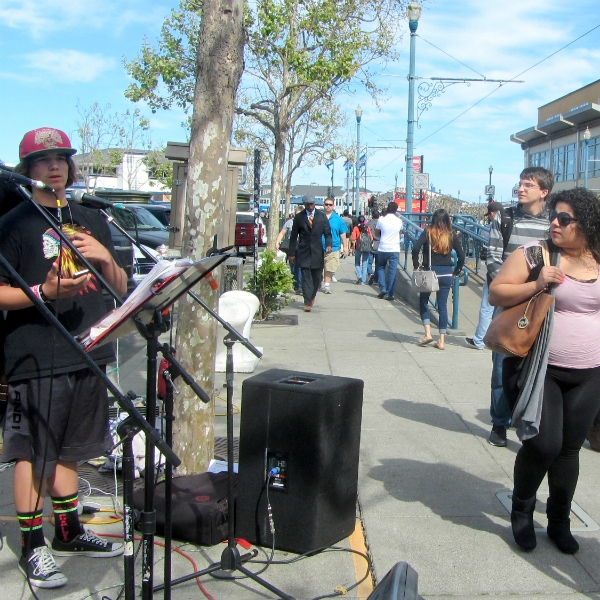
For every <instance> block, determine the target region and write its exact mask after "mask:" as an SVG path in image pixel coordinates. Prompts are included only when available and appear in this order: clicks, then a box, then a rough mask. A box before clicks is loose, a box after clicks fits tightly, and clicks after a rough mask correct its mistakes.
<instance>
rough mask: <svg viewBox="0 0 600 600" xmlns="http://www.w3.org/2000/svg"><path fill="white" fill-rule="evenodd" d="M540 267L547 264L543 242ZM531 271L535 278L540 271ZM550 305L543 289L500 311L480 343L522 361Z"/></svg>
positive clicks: (548, 295) (551, 299)
mask: <svg viewBox="0 0 600 600" xmlns="http://www.w3.org/2000/svg"><path fill="white" fill-rule="evenodd" d="M544 264H550V261H549V259H548V248H547V246H546V244H545V242H543V243H542V262H541V264H540V265H538V267H543V266H544ZM532 271H533V270H532ZM535 271H537V276H539V271H540V269H539V268H538V269H535ZM532 275H533V272H532ZM537 276H536V277H535V279H537ZM535 279H533V280H535ZM531 280H532V279H530V281H531ZM553 303H554V297H553V296H552V295H551V294H549V293H548V292H547V290H546V289H543V290H540V291H539V292H538V293H537V294H534V295H533V296H532V297H531V298H529V299H528V300H525V301H523V302H520V303H519V304H515V306H509V307H506V308H503V309H502V310H501V311H500V312H498V313H497V314H496V315H494V318H493V319H492V322H491V323H490V326H489V328H488V330H487V333H486V334H485V336H484V338H483V343H484V344H485V345H486V346H487V347H488V348H489V349H490V350H493V351H494V352H498V353H499V354H504V355H505V356H515V357H519V358H524V357H526V356H527V354H529V351H530V350H531V347H532V346H533V343H534V342H535V339H536V337H537V336H538V333H539V332H540V328H541V327H542V323H543V322H544V319H545V318H546V315H547V314H548V311H549V310H550V307H551V306H552V304H553Z"/></svg>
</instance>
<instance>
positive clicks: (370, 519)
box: [0, 259, 600, 600]
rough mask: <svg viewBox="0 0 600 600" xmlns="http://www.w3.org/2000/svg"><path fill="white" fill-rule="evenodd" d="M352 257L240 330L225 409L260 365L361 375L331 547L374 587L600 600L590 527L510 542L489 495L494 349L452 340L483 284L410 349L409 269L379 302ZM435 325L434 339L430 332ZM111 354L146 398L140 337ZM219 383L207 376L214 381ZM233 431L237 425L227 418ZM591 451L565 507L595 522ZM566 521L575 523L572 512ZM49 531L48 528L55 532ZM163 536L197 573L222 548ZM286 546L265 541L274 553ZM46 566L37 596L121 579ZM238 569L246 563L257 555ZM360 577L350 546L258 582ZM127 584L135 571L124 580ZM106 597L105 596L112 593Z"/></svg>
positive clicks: (496, 470)
mask: <svg viewBox="0 0 600 600" xmlns="http://www.w3.org/2000/svg"><path fill="white" fill-rule="evenodd" d="M353 263H354V261H353V260H352V259H347V260H345V261H342V265H341V267H340V269H339V271H338V272H337V274H336V276H337V279H338V283H334V284H332V291H333V293H332V294H331V295H325V294H321V293H319V294H318V296H317V301H316V303H315V306H314V308H313V310H312V312H311V313H304V312H303V311H302V305H303V302H302V298H301V297H299V296H296V297H295V298H294V301H293V302H292V304H290V305H289V306H288V307H286V308H285V309H284V310H283V311H282V312H283V313H284V314H286V315H297V316H298V325H275V324H254V325H253V326H252V329H251V335H250V338H251V341H252V342H253V343H254V344H255V345H256V346H263V347H264V356H263V358H262V359H261V361H260V363H259V366H258V368H257V370H256V371H255V373H253V374H249V375H242V374H236V375H235V398H234V401H235V403H236V404H237V405H238V406H240V405H241V384H242V382H243V380H244V379H245V378H247V377H250V376H252V375H256V374H258V373H260V372H263V371H265V370H267V369H271V368H283V369H292V370H297V371H300V372H308V373H322V374H327V375H336V376H347V377H356V378H359V379H362V380H363V381H364V383H365V387H364V402H363V415H362V437H361V452H360V465H359V481H358V489H359V498H358V507H357V515H358V517H359V518H360V521H359V527H357V530H356V531H355V534H354V536H352V537H351V538H349V539H347V540H342V541H341V542H340V543H339V544H338V545H339V546H341V547H344V548H350V547H352V548H360V547H361V544H362V543H363V542H364V544H365V545H366V548H367V549H368V552H369V554H370V556H371V558H372V561H373V567H374V570H373V580H374V581H375V582H378V581H381V579H382V578H383V576H384V575H385V574H386V572H387V571H388V570H389V569H390V568H391V567H393V565H394V564H396V563H397V562H398V561H406V562H408V563H409V564H410V565H411V566H412V567H413V568H414V569H415V570H416V571H417V572H418V575H419V594H420V595H421V596H422V597H423V598H425V599H427V600H441V599H442V598H449V597H452V598H453V599H454V600H475V599H480V598H483V597H490V596H494V597H509V596H510V597H511V598H527V599H530V598H531V597H537V598H544V600H559V599H560V600H564V599H565V598H571V597H572V598H583V597H585V598H600V532H599V531H598V530H590V528H589V527H588V528H587V531H583V532H578V533H576V534H575V535H576V537H577V539H578V541H579V543H580V546H581V549H580V551H579V552H578V553H577V554H576V555H574V556H567V555H564V554H561V553H560V552H559V551H558V550H557V549H556V548H555V547H554V545H553V544H552V543H551V542H550V541H549V540H548V538H547V536H546V534H545V533H540V534H539V535H538V547H537V548H536V550H534V551H533V552H531V553H525V552H522V551H520V550H519V549H517V547H516V546H515V544H514V541H513V540H512V535H511V531H510V519H509V513H508V511H507V509H506V508H505V506H504V505H503V504H502V502H501V500H503V499H504V500H505V501H506V499H505V494H506V493H507V492H510V491H511V490H512V469H513V464H514V458H515V454H516V452H517V450H518V448H519V442H518V439H517V438H516V435H515V433H514V431H512V430H511V431H509V441H508V447H507V448H495V447H492V446H490V445H489V444H488V443H487V436H488V433H489V429H490V424H489V397H490V394H489V379H490V372H491V353H490V352H489V351H487V350H484V351H478V350H474V349H472V348H470V347H468V346H467V345H466V343H465V341H464V336H470V335H472V334H473V331H474V330H475V326H476V321H477V312H478V309H479V299H480V295H481V285H480V284H477V283H476V282H475V280H473V279H471V281H470V283H469V285H468V286H467V287H461V289H460V315H459V327H458V329H457V330H450V333H449V335H448V336H447V338H446V350H445V351H439V350H437V349H435V348H433V347H432V346H428V347H419V346H418V345H417V344H416V342H417V340H418V339H420V337H422V334H423V328H422V326H421V322H420V319H419V316H418V314H417V312H416V311H415V309H414V308H413V306H412V304H411V303H414V301H415V300H416V296H414V295H413V296H412V297H409V299H410V300H411V302H408V301H406V300H405V299H403V298H401V297H400V295H401V294H402V293H404V294H410V292H409V291H408V276H407V275H405V274H403V273H402V272H399V275H398V282H397V286H396V298H397V300H396V301H394V302H388V301H386V300H379V299H378V298H377V291H378V290H376V288H375V287H369V286H359V285H355V284H354V282H355V276H354V264H353ZM449 310H451V308H450V306H449ZM433 331H434V337H435V333H436V331H435V327H433ZM136 348H139V351H138V352H135V350H136ZM122 354H123V355H126V356H131V358H129V359H128V360H125V361H122V364H121V368H120V378H121V387H122V389H124V390H128V389H133V390H134V391H136V392H138V393H140V394H144V393H145V383H144V371H145V366H144V364H145V357H144V352H143V345H142V344H141V343H140V342H138V341H137V340H124V343H123V344H122ZM224 379H225V378H224V375H221V374H218V375H217V380H216V381H217V384H218V385H220V383H222V382H224ZM222 395H223V396H224V393H223V394H222ZM241 409H242V410H243V405H241ZM217 412H224V411H220V410H217ZM235 430H236V435H237V432H239V415H237V416H236V426H235ZM215 435H217V436H223V435H225V418H224V417H217V419H216V423H215ZM599 461H600V455H598V454H597V453H594V452H592V451H591V450H590V449H589V446H588V444H587V442H586V444H585V445H584V448H583V449H582V451H581V471H580V480H579V485H578V488H577V492H576V495H575V502H576V503H577V505H578V506H579V507H581V509H582V510H583V511H584V512H585V513H586V514H587V515H588V516H589V517H590V523H591V524H592V526H593V525H594V524H595V522H596V521H600V493H599V492H600V485H599V478H598V472H599V469H598V467H599ZM11 476H12V475H11V474H10V473H9V472H6V471H5V472H3V473H0V482H1V485H0V505H1V506H2V510H3V513H2V514H4V515H12V514H13V510H14V509H13V506H12V497H11V493H12V492H11V489H10V488H11V483H10V477H11ZM544 490H547V485H546V483H544V484H543V485H542V487H541V490H540V494H539V495H538V497H539V499H540V501H541V502H538V511H539V512H536V521H537V522H538V523H539V525H540V527H545V524H546V520H545V515H544V514H543V510H544V501H545V495H544V494H543V491H544ZM503 494H504V496H503ZM101 501H102V500H101ZM104 502H105V503H106V500H104ZM86 503H87V502H86ZM583 517H584V518H585V515H583ZM360 525H362V526H360ZM276 526H277V523H276ZM279 526H280V527H284V526H285V524H280V525H279ZM572 526H573V527H574V528H584V529H586V527H585V525H584V524H583V523H582V522H581V521H580V520H579V519H578V518H577V517H575V516H574V515H572ZM0 527H1V528H2V533H3V534H4V535H5V536H6V543H5V544H4V546H3V549H2V551H0V569H1V570H2V589H3V593H2V594H1V596H2V597H3V598H11V599H14V600H16V599H17V598H27V597H29V592H28V590H26V589H25V585H24V580H23V578H22V576H21V575H20V574H19V573H18V571H17V569H16V557H15V553H16V552H18V534H17V533H16V523H14V522H8V519H7V518H6V517H0ZM47 527H48V529H47V532H46V533H47V535H48V536H51V535H52V529H51V528H50V527H49V526H47ZM95 529H96V531H100V532H101V533H104V532H106V531H108V530H110V531H114V532H115V533H118V532H119V531H120V527H119V526H118V525H111V526H110V527H109V528H106V526H101V527H96V528H95ZM591 529H593V527H592V528H591ZM176 545H177V546H181V549H182V550H183V551H185V552H187V553H188V554H190V555H192V556H193V558H194V559H195V560H196V562H197V563H198V565H199V568H202V567H204V566H206V565H207V564H210V563H211V562H213V561H217V560H219V558H220V554H221V551H222V549H223V546H215V547H213V548H199V547H194V546H192V545H189V544H180V543H176ZM291 557H292V555H289V554H286V553H284V552H279V551H276V552H275V558H276V560H279V559H286V558H287V559H289V558H291ZM139 562H140V561H139V560H138V563H137V565H138V569H139ZM59 564H60V565H61V566H62V568H63V570H64V572H65V574H66V575H67V576H68V577H69V579H70V581H69V584H68V585H67V586H66V587H65V588H62V589H59V590H55V591H50V590H39V591H38V595H39V597H40V598H52V599H54V598H61V599H67V598H68V599H73V600H75V599H78V600H79V599H81V600H82V599H83V598H88V597H89V598H94V599H96V598H97V599H100V598H101V596H102V593H100V592H99V590H100V589H101V588H104V587H108V586H111V585H112V586H114V585H117V584H118V583H119V582H122V561H121V560H120V559H109V560H106V561H98V560H95V559H88V558H73V559H68V560H64V559H60V560H59ZM162 567H163V555H162V550H161V549H159V548H157V550H156V569H155V573H154V577H155V582H161V581H162ZM251 568H252V569H253V570H255V571H257V570H258V568H259V566H258V565H252V566H251ZM191 569H192V568H191V567H190V565H189V563H188V562H187V561H186V560H185V559H184V558H183V557H181V556H178V555H175V556H174V558H173V572H174V577H177V576H181V575H183V574H186V573H188V572H190V571H191ZM363 574H364V561H362V559H360V557H357V558H356V560H354V561H353V558H352V556H351V555H350V554H347V553H325V554H321V555H318V556H316V557H313V558H309V559H305V560H302V561H299V562H295V563H293V564H291V565H272V566H270V567H269V568H268V569H267V570H266V571H265V572H264V574H263V577H264V579H265V580H267V581H268V582H269V583H271V584H273V585H275V586H277V587H279V588H280V589H281V590H283V591H284V592H286V593H287V594H289V595H290V596H292V597H294V598H297V599H304V598H313V597H316V596H320V595H321V594H329V593H333V592H334V590H335V589H336V588H337V587H338V586H342V588H347V587H348V586H349V585H351V584H352V583H353V582H356V581H357V579H359V578H360V577H362V575H363ZM140 581H141V577H140V576H139V571H138V574H137V579H136V582H137V583H138V584H139V583H140ZM202 583H203V584H204V586H205V587H206V589H207V590H209V592H210V593H211V594H212V595H213V596H214V598H216V599H217V600H218V599H230V598H232V599H238V598H239V599H243V600H252V599H253V598H256V599H257V600H258V599H260V598H263V599H265V598H275V597H276V596H275V595H274V594H273V593H272V592H268V591H267V590H265V589H264V588H262V587H260V586H258V585H257V584H256V583H254V582H251V581H249V580H247V579H246V580H238V581H236V582H223V581H218V580H215V579H212V578H210V577H204V578H203V579H202ZM103 593H104V594H105V595H106V596H107V597H109V598H113V599H114V598H116V597H117V594H118V588H115V587H113V588H111V589H107V590H106V591H105V592H103ZM368 593H369V591H368V588H366V589H365V588H364V587H360V588H357V589H353V590H351V591H349V592H348V594H347V596H346V597H348V598H366V596H367V595H368ZM161 595H162V592H161V593H158V594H157V596H156V597H162V596H161ZM172 597H173V598H174V599H177V600H179V599H187V598H201V597H203V596H202V594H201V593H200V591H199V590H198V588H197V587H196V584H195V583H194V582H187V583H185V584H182V585H180V586H176V587H174V588H173V590H172ZM394 600H395V599H394Z"/></svg>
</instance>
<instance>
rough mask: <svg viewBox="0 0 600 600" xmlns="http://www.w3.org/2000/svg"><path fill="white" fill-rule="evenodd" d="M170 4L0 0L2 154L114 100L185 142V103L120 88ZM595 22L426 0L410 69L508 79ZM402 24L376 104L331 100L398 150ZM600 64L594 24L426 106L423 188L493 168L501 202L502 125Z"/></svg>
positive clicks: (515, 169) (465, 180) (530, 8)
mask: <svg viewBox="0 0 600 600" xmlns="http://www.w3.org/2000/svg"><path fill="white" fill-rule="evenodd" d="M175 6H177V2H176V1H171V0H165V1H160V0H158V1H149V0H121V1H119V2H116V1H113V0H102V1H99V0H86V1H85V2H84V1H83V0H71V1H70V2H68V3H56V2H49V1H48V0H37V1H36V2H34V1H31V0H0V51H1V53H2V57H3V61H2V66H1V67H0V84H1V86H2V90H3V91H2V94H1V96H0V108H1V115H2V118H1V119H0V159H2V160H4V161H5V162H7V163H15V162H16V161H17V159H18V156H17V149H18V144H19V141H20V139H21V137H22V135H23V133H24V132H25V131H27V130H30V129H33V128H36V127H40V126H54V127H58V128H60V129H63V130H64V131H66V132H67V133H69V134H70V133H72V132H73V131H74V130H75V127H76V125H75V121H76V116H77V115H76V105H77V101H78V100H79V102H80V104H81V105H82V106H84V107H85V106H89V105H91V104H92V103H93V102H98V103H100V104H101V105H105V104H111V107H112V110H113V111H119V112H124V111H125V110H126V109H127V108H132V107H134V106H139V107H140V108H141V109H142V110H143V112H144V113H145V114H146V115H147V116H148V117H149V118H150V120H151V126H152V138H153V141H154V142H156V143H160V142H163V143H166V142H167V141H184V138H185V134H184V132H183V130H182V129H181V127H180V123H181V121H182V120H183V114H182V113H181V112H180V111H177V110H173V111H169V112H164V111H163V112H159V113H157V114H154V115H152V114H151V113H150V111H149V110H148V109H147V107H145V106H144V105H132V104H131V103H129V102H128V101H127V100H126V99H125V97H124V95H123V91H124V90H125V88H126V87H127V84H128V77H127V74H126V72H125V70H124V68H123V65H122V58H123V57H127V58H129V59H131V58H132V57H134V56H135V55H136V54H137V52H138V51H139V49H140V47H141V44H142V42H143V39H144V36H146V37H147V38H148V40H149V42H150V43H153V42H154V40H155V39H156V37H157V36H158V34H159V32H160V27H161V25H162V22H163V18H164V16H166V15H167V14H168V13H169V11H170V9H171V8H173V7H175ZM597 25H600V13H598V10H597V2H596V0H574V1H573V2H570V3H565V2H563V1H560V2H559V1H557V0H505V1H504V2H483V1H481V0H463V1H461V2H456V1H455V0H430V1H429V2H426V3H425V4H424V8H423V14H422V17H421V20H420V23H419V28H418V31H417V33H418V35H419V37H418V38H417V55H416V74H417V75H418V76H421V77H466V78H479V77H480V76H481V75H483V76H485V77H487V78H489V79H512V78H514V77H515V76H517V75H518V74H519V73H521V72H522V71H525V69H528V68H529V67H531V66H533V65H535V64H536V63H538V62H539V61H541V60H542V59H544V58H546V57H548V56H549V55H551V54H552V53H553V52H555V51H557V50H558V49H560V48H561V47H563V46H565V45H566V44H569V43H570V42H572V41H573V40H575V39H576V38H578V37H579V36H582V35H583V34H584V33H586V32H587V31H589V30H590V29H592V28H593V27H595V26H597ZM406 31H407V33H406V35H405V36H404V39H403V41H402V43H401V47H400V51H401V55H400V59H399V60H398V61H397V62H394V63H391V64H388V65H386V66H381V68H380V69H379V71H380V73H381V75H380V78H379V82H380V84H381V85H385V86H387V87H388V91H387V93H386V94H384V97H383V99H382V100H381V102H380V106H379V107H377V106H376V105H375V104H374V103H373V102H372V100H371V99H370V98H369V96H368V95H367V94H366V93H365V92H364V91H361V90H356V92H355V93H354V94H353V95H348V96H343V97H340V98H338V101H339V102H340V103H341V104H342V106H344V108H345V110H346V111H347V114H348V127H347V131H346V138H347V140H348V141H351V140H353V139H355V135H356V120H355V117H354V109H355V108H356V106H357V104H360V105H361V107H362V109H363V116H362V122H361V142H362V145H363V146H364V145H365V144H366V145H367V146H369V147H371V148H373V147H375V146H399V147H404V146H405V138H406V118H407V93H408V83H407V80H406V75H407V73H408V43H409V36H408V27H407V26H406ZM434 46H437V47H438V48H440V49H441V50H443V52H442V51H441V50H439V49H437V48H435V47H434ZM444 52H445V53H447V54H444ZM448 54H449V55H451V56H452V57H455V59H458V61H460V62H458V61H457V60H454V59H453V58H451V57H450V56H448ZM461 62H462V63H464V64H460V63H461ZM598 65H600V28H598V29H596V30H595V31H592V32H591V33H590V34H588V35H586V36H584V37H583V38H581V39H580V40H578V41H576V42H574V43H573V44H571V45H570V46H569V47H568V48H566V49H564V50H562V51H561V52H559V53H557V54H556V55H555V56H552V57H551V58H549V59H548V60H546V61H544V62H542V63H541V64H540V65H538V66H536V67H534V68H533V69H531V70H529V71H528V72H526V73H524V74H523V75H522V76H519V77H517V79H524V80H525V83H511V84H507V85H504V86H502V87H500V88H499V86H498V84H495V83H472V84H471V85H470V86H467V85H464V84H457V85H453V86H451V87H449V88H447V89H446V91H445V92H444V93H443V94H442V95H441V96H440V97H438V98H436V99H434V100H433V104H432V106H431V107H430V108H429V110H427V111H425V112H423V113H422V115H421V118H420V122H419V127H418V128H417V129H416V131H415V154H419V155H420V154H422V155H424V157H425V171H426V172H427V173H429V174H430V181H431V183H432V185H433V186H434V187H435V188H436V189H437V190H441V191H442V192H444V193H449V194H452V195H453V196H456V195H457V193H458V190H460V197H461V199H466V200H469V201H472V202H477V201H478V198H479V196H480V195H481V196H482V197H484V194H483V189H484V186H485V185H486V184H487V183H488V179H489V173H488V167H489V166H490V165H492V166H493V167H494V171H493V175H492V183H494V184H495V185H496V189H497V199H499V200H500V199H502V200H504V201H508V200H509V199H510V192H511V188H512V186H513V184H514V183H515V181H516V180H517V178H518V173H519V171H520V170H521V168H522V167H523V152H522V150H521V149H520V147H519V146H518V145H517V144H514V143H512V142H511V141H510V140H509V137H510V134H511V133H516V132H517V131H520V130H523V129H526V128H527V127H530V126H532V125H534V124H536V122H537V108H538V107H539V106H541V105H543V104H546V103H548V102H550V101H552V100H554V99H556V98H558V97H560V96H563V95H565V94H567V93H569V92H571V91H573V90H575V89H577V88H579V87H581V86H583V85H586V84H588V83H591V82H593V81H595V80H597V79H600V68H598ZM488 94H490V95H489V96H488V97H487V98H485V99H483V98H484V96H486V95H488ZM477 102H479V103H478V104H476V103H477ZM475 104H476V105H475ZM473 105H475V106H473ZM471 107H472V108H471ZM465 111H466V112H465ZM463 112H464V114H463V115H462V116H459V115H461V113H463ZM456 117H458V118H457V119H456V120H455V121H453V122H450V121H452V120H453V119H455V118H456ZM404 154H405V151H404V150H383V149H379V150H371V151H369V152H368V161H367V187H368V188H370V189H374V190H380V191H385V190H389V189H393V187H394V183H395V175H396V174H397V175H398V181H399V183H400V182H402V181H403V177H404V172H403V170H402V169H403V168H404ZM342 165H343V160H342V159H339V160H336V161H335V184H336V185H343V184H344V180H343V173H344V171H343V168H342ZM330 178H331V172H330V171H328V170H327V168H326V167H325V165H322V166H317V167H313V168H310V169H309V168H306V169H302V170H300V171H298V172H297V174H296V176H295V178H294V183H296V184H300V183H310V182H316V183H319V184H321V185H327V184H328V183H329V181H330ZM362 183H363V181H361V184H362Z"/></svg>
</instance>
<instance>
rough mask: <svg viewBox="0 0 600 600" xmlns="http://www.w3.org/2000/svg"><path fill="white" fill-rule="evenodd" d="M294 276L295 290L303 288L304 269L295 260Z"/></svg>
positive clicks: (292, 267)
mask: <svg viewBox="0 0 600 600" xmlns="http://www.w3.org/2000/svg"><path fill="white" fill-rule="evenodd" d="M291 269H292V276H293V278H294V290H301V289H302V269H301V268H300V267H299V266H298V263H297V262H296V261H294V262H293V263H292V265H291Z"/></svg>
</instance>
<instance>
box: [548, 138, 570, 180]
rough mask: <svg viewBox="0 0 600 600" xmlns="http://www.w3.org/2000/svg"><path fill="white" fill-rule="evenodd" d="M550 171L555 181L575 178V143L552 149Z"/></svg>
mask: <svg viewBox="0 0 600 600" xmlns="http://www.w3.org/2000/svg"><path fill="white" fill-rule="evenodd" d="M552 171H553V173H554V181H556V182H559V181H572V180H573V179H575V144H567V145H566V146H559V147H558V148H554V150H552Z"/></svg>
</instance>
